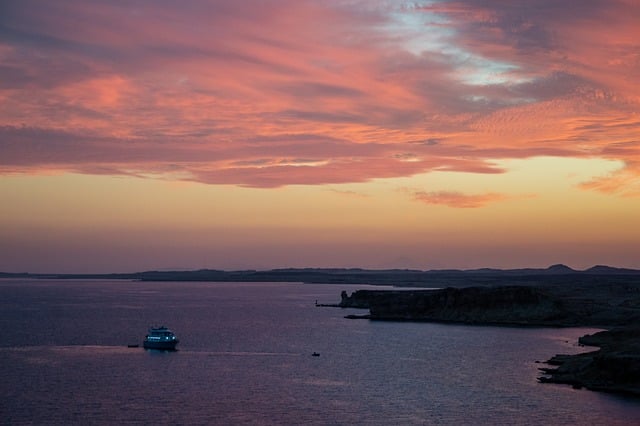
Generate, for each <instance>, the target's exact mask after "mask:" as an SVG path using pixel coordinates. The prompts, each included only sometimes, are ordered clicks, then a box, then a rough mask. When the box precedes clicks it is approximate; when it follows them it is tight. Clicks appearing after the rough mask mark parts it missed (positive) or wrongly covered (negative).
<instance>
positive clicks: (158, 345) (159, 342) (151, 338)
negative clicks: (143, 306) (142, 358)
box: [143, 325, 179, 351]
mask: <svg viewBox="0 0 640 426" xmlns="http://www.w3.org/2000/svg"><path fill="white" fill-rule="evenodd" d="M178 342H179V340H178V338H177V337H176V335H175V334H173V332H172V331H171V330H169V329H168V328H167V327H165V326H164V325H163V326H162V327H151V328H150V329H149V334H147V335H146V336H145V338H144V342H143V347H144V348H145V349H159V350H163V351H175V350H176V345H177V344H178Z"/></svg>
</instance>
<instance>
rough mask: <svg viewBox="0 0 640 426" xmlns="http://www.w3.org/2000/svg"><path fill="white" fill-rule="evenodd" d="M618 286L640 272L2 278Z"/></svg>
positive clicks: (564, 269)
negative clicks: (593, 284)
mask: <svg viewBox="0 0 640 426" xmlns="http://www.w3.org/2000/svg"><path fill="white" fill-rule="evenodd" d="M604 277H606V278H607V282H613V281H616V280H618V281H619V280H623V279H624V280H629V279H636V278H637V279H638V280H640V270H636V269H625V268H614V267H610V266H603V265H597V266H594V267H592V268H589V269H587V270H585V271H577V270H575V269H572V268H570V267H568V266H566V265H562V264H556V265H552V266H550V267H548V268H524V269H492V268H481V269H470V270H457V269H447V270H429V271H420V270H412V269H389V270H370V269H359V268H345V269H341V268H286V269H273V270H267V271H256V270H241V271H222V270H215V269H200V270H194V271H146V272H136V273H130V274H29V273H1V272H0V278H27V279H111V280H140V281H214V282H215V281H218V282H222V281H226V282H307V283H331V284H373V285H390V286H402V287H470V286H487V285H504V284H510V285H531V284H561V283H567V282H571V283H574V282H575V280H576V279H578V278H579V280H580V282H581V283H584V284H590V283H598V282H602V281H603V279H604Z"/></svg>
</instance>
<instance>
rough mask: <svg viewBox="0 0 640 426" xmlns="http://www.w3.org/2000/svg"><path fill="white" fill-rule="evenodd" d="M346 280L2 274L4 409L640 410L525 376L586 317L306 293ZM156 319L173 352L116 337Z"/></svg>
mask: <svg viewBox="0 0 640 426" xmlns="http://www.w3.org/2000/svg"><path fill="white" fill-rule="evenodd" d="M356 288H358V287H351V286H334V285H309V284H283V283H140V282H118V281H116V282H112V281H17V280H0V330H1V335H2V337H1V338H0V378H1V382H0V423H2V424H118V423H133V424H136V423H160V424H168V423H177V424H221V425H229V424H275V425H277V424H305V423H311V424H340V425H354V424H355V425H364V424H366V425H369V424H372V425H388V424H394V423H395V424H400V425H405V424H407V425H410V424H426V425H430V424H447V425H448V424H474V425H476V424H505V425H529V424H531V425H541V424H547V425H549V424H550V425H554V424H558V425H560V424H563V425H565V424H590V425H622V424H625V425H626V424H633V423H636V424H638V423H640V402H639V401H637V400H631V399H626V398H623V397H618V396H613V395H608V394H601V393H595V392H590V391H587V390H575V389H572V388H571V387H568V386H562V385H550V384H539V383H537V381H536V378H537V377H538V371H537V369H538V367H540V366H542V365H541V364H537V363H535V361H537V360H546V359H548V358H549V357H551V356H552V355H554V354H556V353H574V352H578V351H581V350H584V349H583V348H579V347H577V345H576V340H577V338H578V337H579V336H581V335H583V334H585V333H588V332H592V331H593V330H591V329H522V328H498V327H469V326H457V325H443V324H427V323H392V322H370V321H365V320H347V319H344V318H343V316H344V315H346V314H347V313H352V312H357V311H351V310H340V309H336V308H317V307H314V302H315V300H318V301H320V302H336V301H338V299H339V294H340V291H341V290H343V289H346V290H347V291H353V290H355V289H356ZM161 324H165V325H167V326H169V327H170V328H172V329H173V330H174V331H175V332H176V334H177V335H178V337H179V338H180V339H181V343H180V344H179V345H178V347H179V351H177V352H174V353H165V352H156V351H145V350H144V349H142V348H128V347H127V345H128V344H132V343H138V344H141V341H142V338H143V337H144V335H145V334H146V330H147V328H148V327H149V326H150V325H161ZM313 352H318V353H320V356H319V357H312V356H311V354H312V353H313Z"/></svg>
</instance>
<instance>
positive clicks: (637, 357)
mask: <svg viewBox="0 0 640 426" xmlns="http://www.w3.org/2000/svg"><path fill="white" fill-rule="evenodd" d="M336 306H339V307H343V308H347V307H348V308H360V309H368V310H369V313H368V314H365V315H349V316H348V318H366V319H370V320H380V321H431V322H452V323H463V324H476V325H482V324H484V325H504V326H532V327H541V326H544V327H549V326H551V327H578V326H582V327H598V328H604V329H606V330H605V331H602V332H599V333H596V334H593V335H587V336H583V337H581V338H580V339H579V343H580V344H582V345H585V346H597V347H599V348H600V349H599V350H596V351H593V352H588V353H582V354H577V355H556V356H554V357H552V358H551V359H549V360H548V361H547V364H549V365H550V366H553V368H552V367H550V368H541V369H540V370H541V372H542V373H543V376H542V377H540V378H539V381H540V382H543V383H563V384H569V385H572V386H574V387H575V388H586V389H591V390H597V391H606V392H615V393H624V394H628V395H632V396H635V397H640V285H638V284H637V283H635V282H632V283H620V282H616V283H613V284H612V283H606V282H605V283H600V284H599V285H592V284H589V285H587V286H585V285H581V284H579V283H577V284H574V285H570V286H568V285H563V286H553V285H552V286H549V285H546V286H545V285H539V286H487V287H467V288H443V289H437V290H358V291H355V292H353V293H352V294H348V293H347V292H345V291H343V292H342V294H341V301H340V303H339V304H337V305H336Z"/></svg>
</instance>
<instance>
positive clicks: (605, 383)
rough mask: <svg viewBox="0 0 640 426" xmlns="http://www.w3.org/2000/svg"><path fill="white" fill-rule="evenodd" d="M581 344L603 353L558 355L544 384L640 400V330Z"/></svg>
mask: <svg viewBox="0 0 640 426" xmlns="http://www.w3.org/2000/svg"><path fill="white" fill-rule="evenodd" d="M579 342H580V343H581V344H585V345H590V346H599V347H600V350H598V351H594V352H588V353H583V354H578V355H556V356H554V357H553V358H551V359H550V360H548V361H547V363H548V364H549V365H553V366H557V367H556V368H541V369H540V370H541V371H542V372H543V373H544V374H545V375H544V376H542V377H540V378H539V379H538V380H539V381H540V382H543V383H564V384H570V385H572V386H573V387H575V388H582V387H584V388H587V389H591V390H599V391H607V392H616V393H626V394H630V395H634V396H638V397H640V327H638V326H632V327H626V328H617V329H613V330H608V331H602V332H599V333H596V334H594V335H587V336H583V337H581V338H580V339H579Z"/></svg>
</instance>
